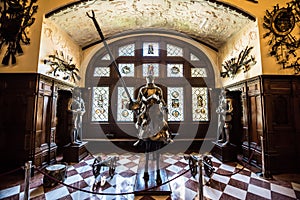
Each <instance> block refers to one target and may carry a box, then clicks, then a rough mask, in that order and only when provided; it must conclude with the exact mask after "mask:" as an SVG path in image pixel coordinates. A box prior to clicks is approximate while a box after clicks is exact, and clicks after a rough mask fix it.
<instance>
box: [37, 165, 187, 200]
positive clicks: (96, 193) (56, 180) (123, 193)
mask: <svg viewBox="0 0 300 200" xmlns="http://www.w3.org/2000/svg"><path fill="white" fill-rule="evenodd" d="M36 170H37V171H38V172H40V173H41V174H43V175H44V176H47V177H48V178H50V179H52V180H53V181H55V182H57V183H60V184H62V185H64V186H66V187H69V188H72V189H74V190H78V191H81V192H86V193H90V194H95V195H128V194H137V193H140V192H145V191H149V190H152V189H154V188H157V187H160V186H162V185H165V184H167V183H169V182H171V181H173V180H175V179H177V178H179V177H180V176H183V175H184V174H186V173H187V172H189V171H190V169H189V170H186V171H185V172H183V173H181V174H179V175H178V176H176V177H173V178H172V179H170V180H168V181H166V182H164V183H162V184H160V185H157V186H153V187H150V188H147V189H145V190H139V191H132V192H122V193H104V192H93V191H89V190H84V189H81V188H77V187H74V186H71V185H67V184H65V183H64V182H62V181H60V180H58V179H56V178H54V177H52V176H49V175H48V174H46V173H45V172H43V171H42V170H40V169H38V168H36Z"/></svg>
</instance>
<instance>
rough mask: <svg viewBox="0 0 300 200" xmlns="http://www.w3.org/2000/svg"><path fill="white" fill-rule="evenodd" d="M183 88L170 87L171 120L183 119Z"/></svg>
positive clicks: (169, 115)
mask: <svg viewBox="0 0 300 200" xmlns="http://www.w3.org/2000/svg"><path fill="white" fill-rule="evenodd" d="M183 97H184V93H183V88H182V87H168V110H169V113H168V120H169V121H183V120H184V113H183V107H184V104H183V103H184V102H183Z"/></svg>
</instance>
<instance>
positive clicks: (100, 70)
mask: <svg viewBox="0 0 300 200" xmlns="http://www.w3.org/2000/svg"><path fill="white" fill-rule="evenodd" d="M109 76H110V67H95V70H94V77H109Z"/></svg>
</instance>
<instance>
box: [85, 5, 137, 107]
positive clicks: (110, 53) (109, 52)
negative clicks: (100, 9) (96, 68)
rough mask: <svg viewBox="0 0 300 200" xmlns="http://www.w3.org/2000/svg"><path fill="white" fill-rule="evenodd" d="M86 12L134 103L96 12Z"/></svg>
mask: <svg viewBox="0 0 300 200" xmlns="http://www.w3.org/2000/svg"><path fill="white" fill-rule="evenodd" d="M86 14H87V16H88V17H89V18H91V19H92V20H93V22H94V25H95V27H96V29H97V31H98V33H99V35H100V38H101V40H102V42H103V44H104V46H105V48H106V50H107V52H108V54H109V56H110V58H111V59H112V60H113V66H114V67H115V69H116V71H117V73H118V76H119V78H120V80H121V84H122V86H123V88H124V90H125V93H126V95H127V96H128V98H129V100H130V102H131V103H132V102H133V101H132V98H131V96H130V94H129V91H128V89H127V86H126V83H125V81H124V79H123V77H122V75H121V73H120V71H119V68H118V65H117V62H116V60H115V58H114V56H113V54H112V52H111V50H110V48H109V46H108V44H107V43H106V41H105V38H104V35H103V33H102V31H101V28H100V26H99V24H98V22H97V20H96V18H95V13H94V11H93V10H92V15H89V13H88V12H87V13H86Z"/></svg>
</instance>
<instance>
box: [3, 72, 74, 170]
mask: <svg viewBox="0 0 300 200" xmlns="http://www.w3.org/2000/svg"><path fill="white" fill-rule="evenodd" d="M58 87H60V88H71V87H72V86H71V85H68V84H65V83H63V82H61V81H57V80H54V79H52V78H49V77H46V76H44V75H40V74H35V73H28V74H5V73H2V74H0V137H1V141H0V144H1V145H0V156H1V158H2V161H3V162H4V163H6V164H5V165H1V166H0V171H5V170H6V169H7V168H8V169H9V168H10V169H13V168H14V167H16V166H23V165H24V163H25V162H27V161H28V160H32V161H33V164H34V165H36V166H37V167H42V166H44V165H47V164H49V163H53V162H55V159H56V148H57V147H56V144H55V134H56V133H55V132H56V107H57V106H56V104H57V103H56V102H57V95H56V93H57V92H56V90H57V88H58Z"/></svg>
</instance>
